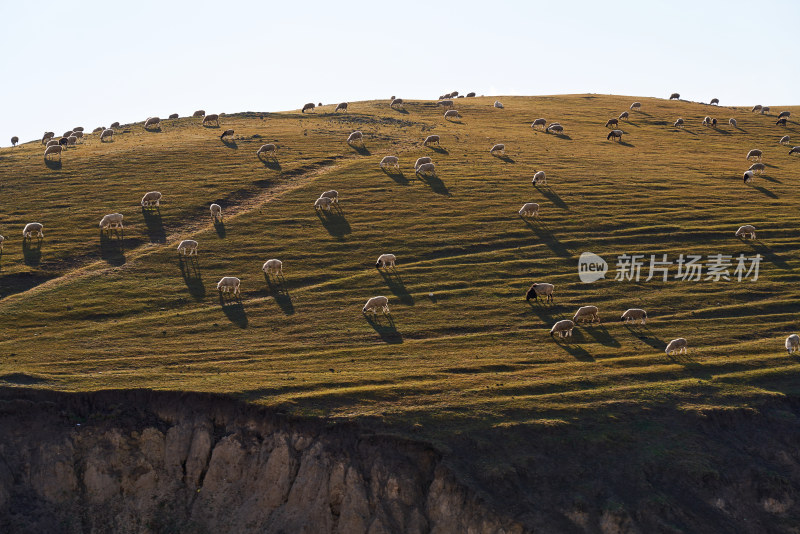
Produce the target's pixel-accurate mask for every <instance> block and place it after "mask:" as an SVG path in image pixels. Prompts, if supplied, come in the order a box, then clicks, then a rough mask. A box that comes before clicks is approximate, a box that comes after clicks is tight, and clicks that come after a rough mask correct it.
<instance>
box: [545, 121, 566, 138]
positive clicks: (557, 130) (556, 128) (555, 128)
mask: <svg viewBox="0 0 800 534" xmlns="http://www.w3.org/2000/svg"><path fill="white" fill-rule="evenodd" d="M545 131H546V132H552V133H554V134H556V135H561V134H563V133H564V127H563V126H561V125H560V124H559V123H557V122H554V123H553V124H551V125H550V126H548V127H547V129H546V130H545Z"/></svg>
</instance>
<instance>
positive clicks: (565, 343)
mask: <svg viewBox="0 0 800 534" xmlns="http://www.w3.org/2000/svg"><path fill="white" fill-rule="evenodd" d="M553 340H554V341H555V342H556V345H558V346H559V347H561V348H562V349H564V350H565V351H566V352H567V353H568V354H569V355H570V356H572V357H573V358H575V359H576V360H578V361H581V362H593V361H594V358H593V357H592V355H591V354H589V352H588V351H587V350H586V349H584V348H583V347H581V346H580V345H577V343H583V342H585V341H586V340H585V339H584V337H583V333H581V331H580V330H578V329H577V328H573V329H572V335H571V336H568V337H557V336H553Z"/></svg>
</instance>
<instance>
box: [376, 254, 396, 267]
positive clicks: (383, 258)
mask: <svg viewBox="0 0 800 534" xmlns="http://www.w3.org/2000/svg"><path fill="white" fill-rule="evenodd" d="M396 261H397V258H396V257H395V255H394V254H381V255H380V256H378V262H377V263H376V264H375V268H376V269H394V268H395V265H394V264H395V262H396Z"/></svg>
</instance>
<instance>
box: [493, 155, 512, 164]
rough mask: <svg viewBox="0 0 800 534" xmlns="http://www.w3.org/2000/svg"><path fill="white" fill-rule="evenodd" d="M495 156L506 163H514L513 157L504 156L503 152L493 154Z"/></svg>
mask: <svg viewBox="0 0 800 534" xmlns="http://www.w3.org/2000/svg"><path fill="white" fill-rule="evenodd" d="M495 157H496V158H497V159H499V160H500V161H505V162H506V163H516V161H515V160H514V158H512V157H511V156H506V155H505V154H503V155H502V156H495Z"/></svg>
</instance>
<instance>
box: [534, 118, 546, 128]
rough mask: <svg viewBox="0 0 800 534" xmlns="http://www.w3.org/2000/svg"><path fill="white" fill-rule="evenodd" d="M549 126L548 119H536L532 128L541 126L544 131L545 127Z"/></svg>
mask: <svg viewBox="0 0 800 534" xmlns="http://www.w3.org/2000/svg"><path fill="white" fill-rule="evenodd" d="M546 124H547V119H536V120H535V121H533V123H531V128H534V129H535V128H536V127H537V126H541V127H542V130H544V127H545V125H546Z"/></svg>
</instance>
